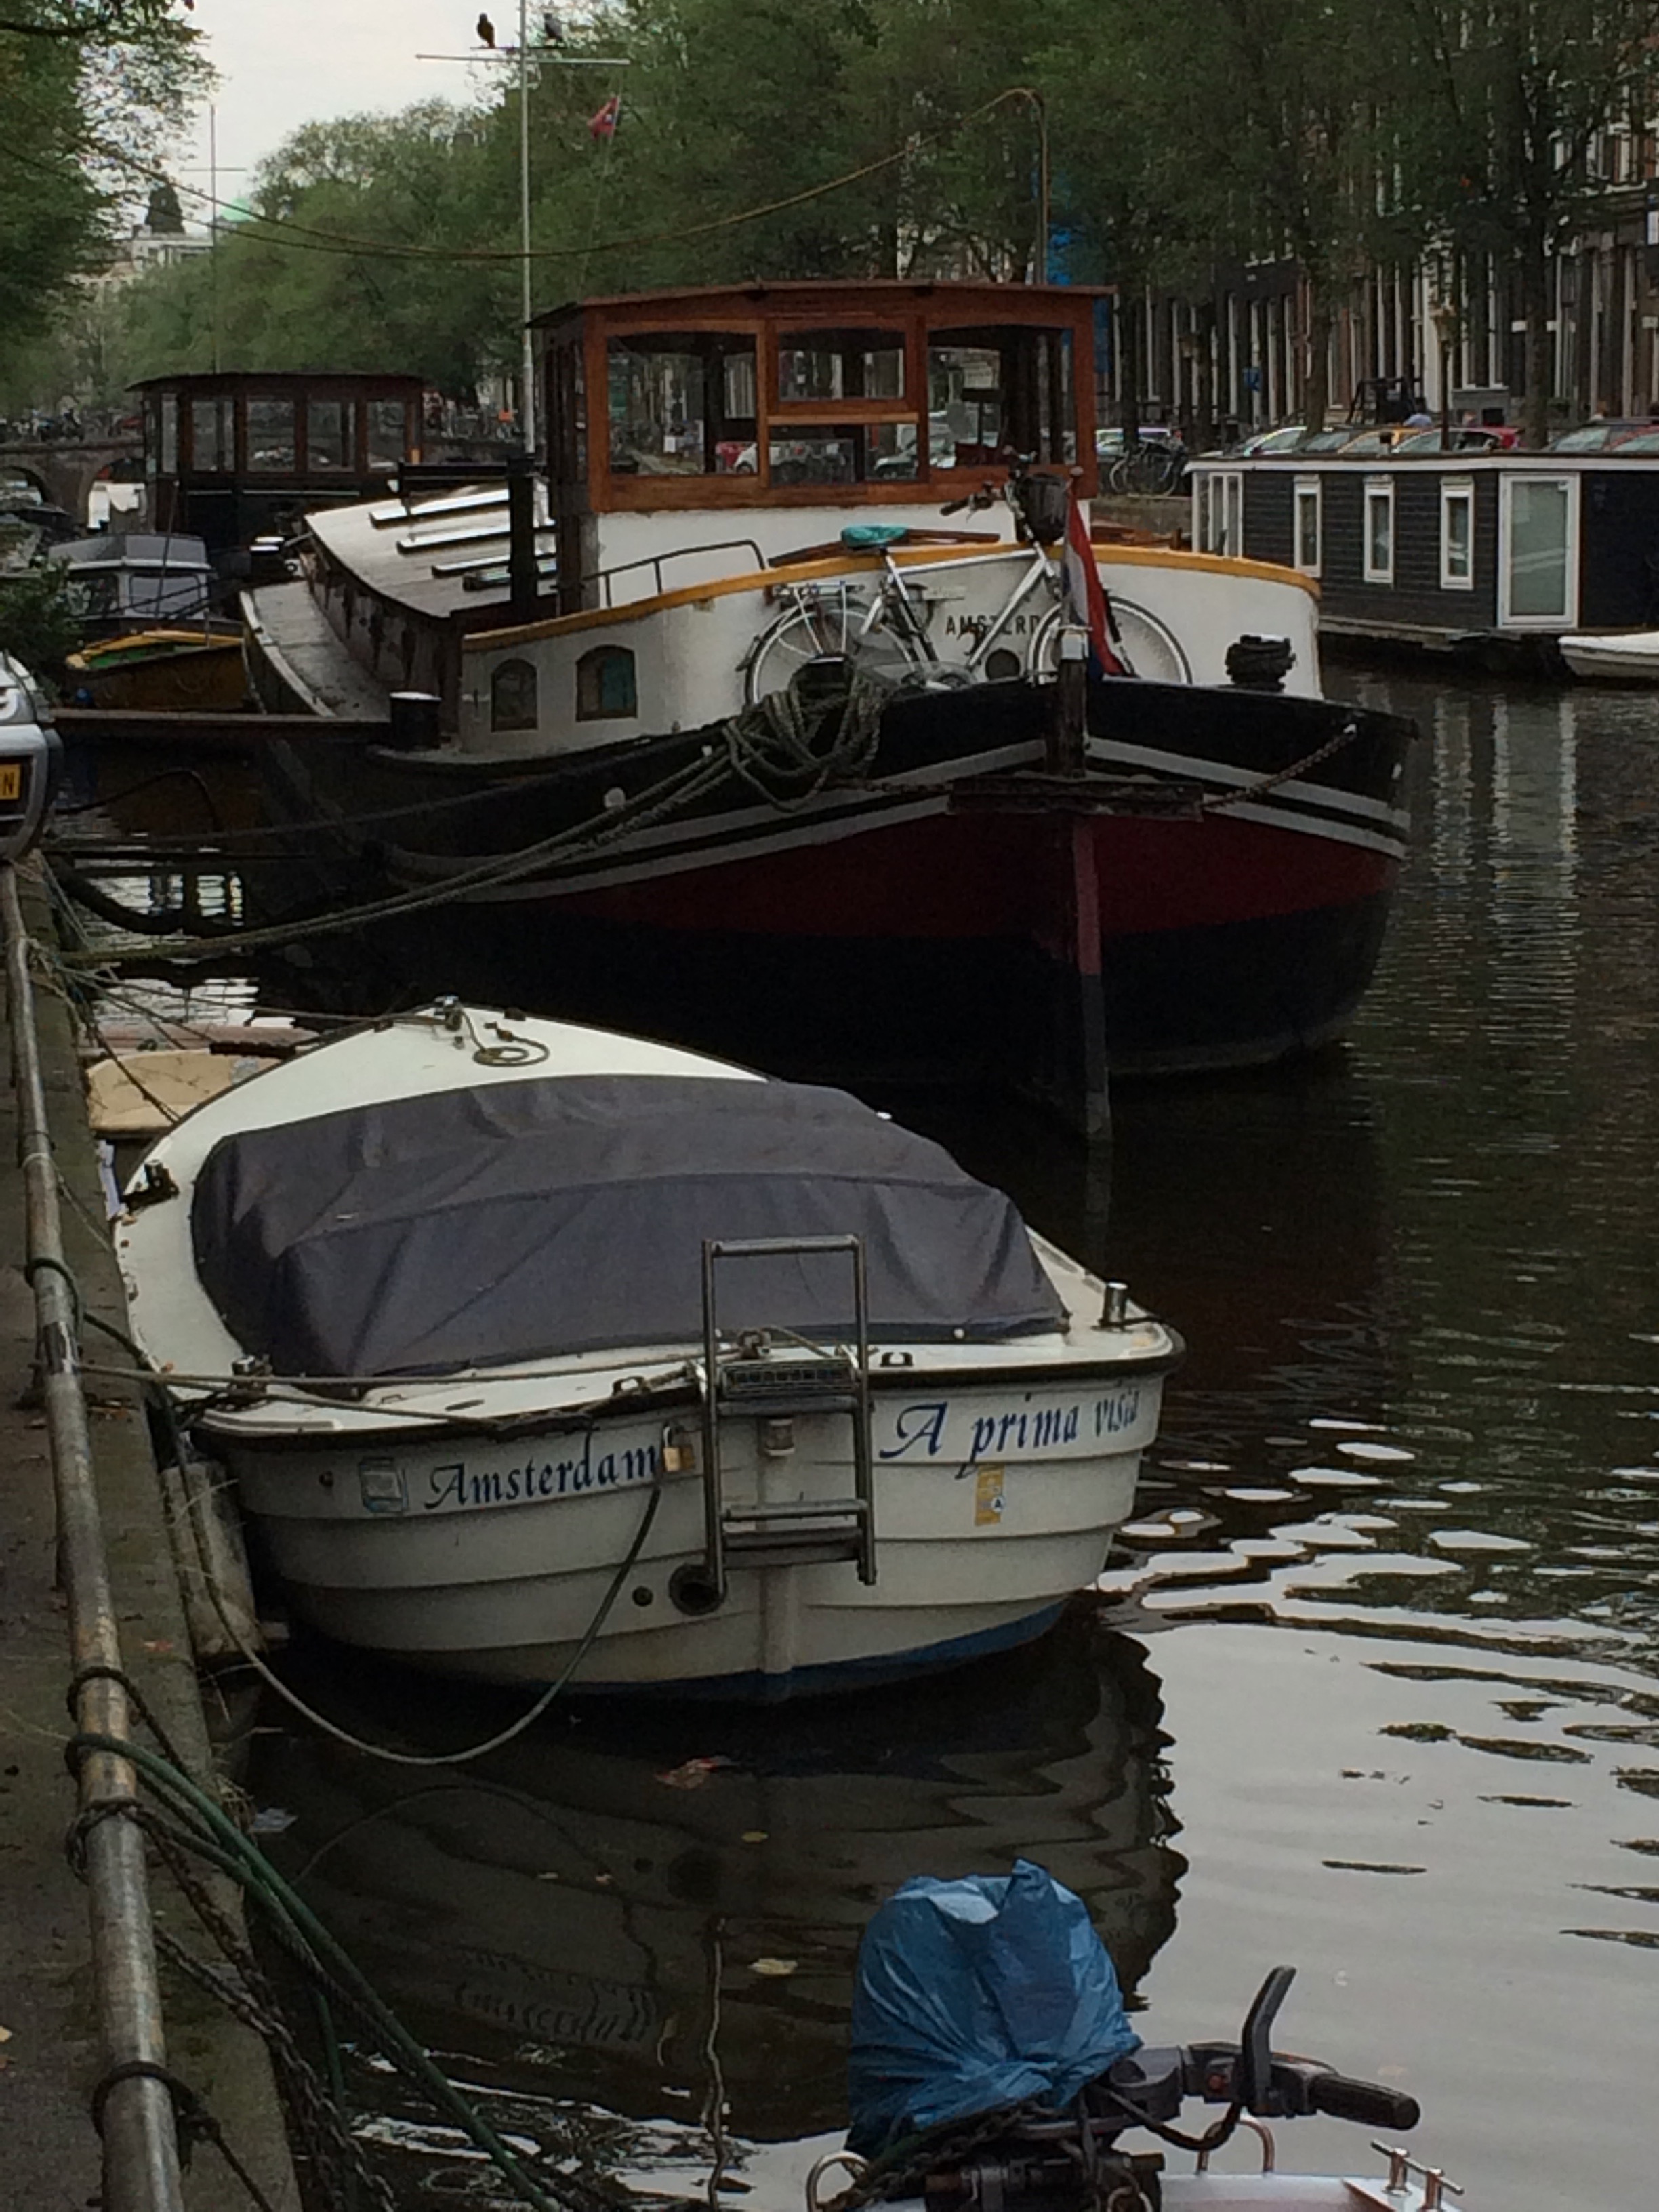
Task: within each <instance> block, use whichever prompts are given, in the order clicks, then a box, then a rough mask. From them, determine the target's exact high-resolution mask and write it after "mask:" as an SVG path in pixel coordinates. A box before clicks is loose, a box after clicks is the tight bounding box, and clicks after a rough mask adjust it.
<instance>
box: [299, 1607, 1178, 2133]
mask: <svg viewBox="0 0 1659 2212" xmlns="http://www.w3.org/2000/svg"><path fill="white" fill-rule="evenodd" d="M353 1672H354V1677H355V1687H354V1691H353V1693H352V1695H351V1699H350V1707H349V1714H348V1715H347V1716H346V1717H347V1718H348V1720H349V1725H351V1726H353V1727H354V1728H356V1729H360V1730H361V1732H362V1733H363V1734H365V1735H368V1736H370V1737H372V1738H374V1739H376V1740H378V1741H400V1742H404V1743H405V1744H411V1743H413V1744H418V1745H419V1746H420V1747H428V1748H430V1747H443V1746H446V1745H450V1744H459V1743H461V1742H463V1741H472V1740H476V1739H477V1738H478V1737H480V1736H482V1735H485V1734H488V1733H489V1732H490V1730H491V1729H492V1728H493V1727H495V1726H499V1724H500V1718H501V1708H500V1706H499V1705H498V1704H497V1703H496V1702H495V1701H492V1700H489V1699H480V1698H478V1697H477V1696H476V1695H469V1694H467V1693H465V1692H460V1691H459V1690H457V1691H451V1692H445V1691H444V1690H442V1689H441V1688H436V1689H435V1688H434V1687H432V1686H428V1685H424V1684H423V1685H422V1687H421V1691H420V1695H419V1703H418V1707H417V1708H416V1709H415V1710H414V1711H413V1712H412V1711H411V1700H410V1683H409V1680H408V1678H407V1677H406V1676H404V1675H401V1674H398V1673H397V1672H396V1671H395V1670H386V1672H384V1673H377V1672H375V1671H374V1670H370V1669H366V1668H365V1669H361V1670H360V1669H357V1668H354V1670H353ZM341 1694H342V1693H341V1686H340V1679H339V1674H338V1672H337V1670H336V1669H335V1668H333V1666H332V1665H331V1662H327V1661H325V1662H323V1664H322V1666H321V1667H320V1668H319V1673H318V1676H317V1681H316V1695H317V1698H318V1700H319V1703H320V1704H321V1705H323V1706H324V1708H325V1710H326V1711H329V1712H330V1714H331V1716H332V1717H337V1718H338V1717H342V1706H341ZM1159 1717H1160V1708H1159V1700H1158V1682H1157V1679H1156V1677H1155V1675H1154V1674H1152V1671H1151V1669H1150V1668H1149V1667H1148V1665H1147V1663H1146V1656H1145V1654H1144V1652H1143V1650H1142V1649H1141V1647H1140V1646H1139V1644H1136V1643H1134V1642H1133V1641H1132V1640H1131V1639H1129V1638H1126V1637H1122V1636H1119V1635H1115V1634H1112V1633H1110V1632H1107V1631H1106V1630H1104V1629H1103V1628H1102V1626H1100V1624H1099V1622H1098V1620H1097V1618H1096V1617H1095V1615H1094V1613H1093V1612H1092V1611H1091V1610H1089V1609H1085V1610H1083V1611H1080V1612H1079V1613H1075V1614H1074V1615H1073V1616H1072V1617H1070V1618H1068V1619H1067V1620H1066V1621H1065V1622H1064V1623H1063V1624H1062V1626H1061V1627H1060V1630H1059V1631H1058V1632H1056V1633H1055V1635H1054V1636H1053V1637H1051V1638H1048V1639H1047V1640H1046V1641H1045V1642H1044V1643H1043V1644H1042V1645H1041V1646H1040V1647H1038V1648H1037V1649H1036V1650H1028V1651H1022V1652H1018V1653H1016V1654H1014V1655H1012V1656H1009V1657H1007V1658H1001V1659H998V1660H995V1661H993V1662H988V1663H987V1664H985V1665H981V1666H977V1667H975V1668H969V1669H966V1670H963V1671H962V1672H960V1673H959V1674H957V1675H955V1676H953V1677H951V1678H949V1679H948V1680H939V1681H934V1682H927V1683H922V1684H918V1685H915V1686H911V1687H908V1688H907V1689H906V1690H905V1692H903V1693H902V1696H896V1695H894V1694H892V1693H884V1694H880V1695H878V1696H874V1697H864V1698H856V1699H835V1700H829V1701H825V1702H816V1703H811V1704H807V1705H802V1706H800V1707H799V1708H797V1709H794V1710H792V1711H791V1712H790V1713H789V1714H788V1715H787V1717H784V1716H779V1715H776V1714H769V1713H756V1712H752V1711H744V1710H738V1711H732V1710H726V1709H721V1708H717V1707H705V1706H701V1705H698V1706H693V1707H690V1708H687V1709H683V1710H680V1711H672V1710H671V1709H665V1710H662V1711H657V1712H654V1713H650V1714H635V1715H629V1714H627V1713H617V1712H612V1711H604V1710H601V1711H595V1710H593V1709H592V1708H589V1709H586V1710H585V1711H576V1710H574V1709H573V1710H572V1711H569V1712H568V1713H566V1714H564V1715H562V1716H558V1715H556V1716H554V1717H551V1718H550V1722H549V1723H548V1724H547V1725H546V1726H544V1727H542V1728H539V1729H537V1730H536V1731H535V1732H533V1733H532V1735H530V1736H528V1737H526V1738H524V1739H521V1740H520V1741H518V1742H517V1743H515V1744H514V1745H513V1746H512V1747H510V1748H509V1749H507V1750H505V1751H503V1752H501V1753H497V1754H495V1755H494V1756H493V1757H492V1759H490V1760H489V1761H488V1762H486V1763H485V1764H484V1765H483V1766H482V1767H480V1768H470V1769H465V1770H459V1771H455V1772H453V1773H451V1774H446V1775H443V1776H441V1777H435V1778H428V1779H424V1780H423V1781H422V1782H421V1783H418V1784H414V1785H413V1786H411V1783H410V1776H409V1774H408V1772H407V1771H399V1770H397V1769H394V1768H392V1767H388V1766H386V1765H380V1764H379V1763H376V1762H374V1761H371V1760H369V1759H365V1758H363V1757H362V1756H361V1755H359V1754H357V1753H353V1752H350V1751H348V1750H346V1749H344V1748H343V1747H340V1746H339V1745H337V1744H335V1743H331V1742H329V1741H325V1740H322V1739H318V1738H307V1737H302V1736H292V1737H288V1736H285V1737H283V1738H281V1739H279V1740H277V1741H275V1742H274V1743H273V1744H272V1745H271V1747H270V1750H269V1752H268V1753H267V1754H266V1755H265V1756H264V1757H262V1759H261V1761H260V1765H259V1770H258V1790H259V1792H260V1795H261V1798H262V1800H264V1801H265V1802H275V1803H276V1804H277V1805H279V1806H280V1807H281V1808H283V1812H284V1814H289V1815H292V1816H293V1824H292V1826H289V1828H288V1829H287V1830H286V1832H284V1833H283V1835H282V1836H281V1838H279V1839H277V1840H276V1841H274V1842H273V1844H272V1845H271V1850H272V1852H273V1856H274V1857H276V1858H277V1860H278V1863H279V1864H280V1865H281V1866H282V1869H283V1872H284V1873H285V1874H286V1875H288V1876H289V1879H290V1880H292V1881H295V1883H296V1884H297V1886H298V1887H299V1888H300V1890H301V1893H302V1894H303V1895H304V1896H305V1897H306V1899H307V1901H308V1902H309V1903H310V1904H311V1905H313V1908H314V1909H315V1910H316V1911H318V1912H319V1915H320V1916H321V1917H323V1919H324V1920H325V1922H326V1923H328V1924H329V1925H330V1926H331V1928H333V1929H335V1930H336V1931H337V1933H339V1934H340V1935H341V1936H342V1937H343V1940H345V1941H346V1942H348V1944H349V1948H351V1950H352V1952H353V1954H354V1956H355V1957H356V1960H357V1962H358V1964H359V1965H360V1966H362V1967H363V1968H364V1969H365V1970H366V1971H367V1972H368V1974H369V1976H370V1977H371V1978H372V1979H373V1980H374V1983H375V1984H376V1986H377V1987H378V1988H379V1989H380V1991H381V1993H382V1994H383V1995H384V1996H386V1998H387V1999H388V2000H389V2001H390V2002H392V2005H393V2006H394V2008H396V2009H397V2010H398V2012H399V2013H400V2014H401V2015H402V2016H403V2017H404V2020H405V2021H407V2022H408V2023H409V2024H410V2026H411V2027H413V2028H414V2030H415V2032H416V2033H417V2034H418V2035H420V2036H422V2038H423V2039H426V2040H428V2042H430V2043H433V2044H435V2045H438V2046H439V2047H441V2048H443V2049H446V2050H450V2051H465V2053H466V2054H468V2066H469V2069H482V2070H483V2072H484V2074H485V2075H487V2077H488V2078H489V2080H490V2081H492V2082H494V2083H495V2084H496V2085H498V2086H499V2087H502V2088H504V2089H506V2090H507V2091H509V2092H510V2091H513V2090H517V2091H520V2092H538V2093H543V2094H549V2093H551V2094H554V2095H556V2099H557V2100H559V2102H560V2104H561V2105H567V2104H568V2102H569V2101H570V2100H576V2101H578V2102H580V2100H584V2099H586V2100H592V2102H593V2103H594V2104H596V2105H598V2106H602V2107H603V2108H604V2109H605V2110H606V2111H608V2112H612V2113H618V2114H627V2115H630V2116H633V2117H635V2118H640V2119H652V2118H660V2117H662V2116H664V2115H665V2114H666V2115H669V2116H672V2115H674V2114H675V2113H676V2112H681V2113H684V2114H686V2115H688V2116H690V2117H695V2115H696V2112H700V2111H702V2109H704V2107H705V2106H706V2105H707V2103H708V2098H709V2096H710V2093H711V2092H710V2069H711V2067H714V2066H715V2065H717V2066H718V2068H719V2072H720V2081H721V2083H722V2084H723V2090H724V2094H725V2096H726V2099H727V2100H729V2104H730V2123H729V2124H730V2126H731V2128H732V2130H733V2132H734V2133H735V2134H736V2135H738V2136H749V2137H761V2138H776V2137H787V2136H799V2135H801V2134H804V2133H810V2132H812V2131H814V2130H821V2129H829V2128H833V2127H836V2126H838V2125H840V2124H842V2122H843V2120H844V2113H845V2088H844V2082H845V2066H846V2026H847V2015H848V2006H849V2003H850V2000H851V1991H852V1972H853V1963H854V1952H855V1950H856V1948H857V1944H858V1940H859V1937H860V1933H861V1931H862V1929H863V1927H864V1925H865V1923H866V1921H867V1919H868V1918H869V1916H870V1914H871V1912H872V1911H873V1910H874V1907H875V1906H876V1905H877V1904H878V1902H879V1901H880V1900H881V1899H883V1898H884V1897H885V1896H886V1895H888V1894H889V1893H890V1892H891V1891H892V1890H893V1889H894V1888H896V1887H897V1885H898V1884H899V1883H900V1882H902V1881H905V1880H907V1879H908V1877H909V1876H910V1875H913V1874H916V1873H920V1872H929V1873H933V1874H939V1875H958V1874H966V1873H970V1872H989V1871H1004V1870H1006V1869H1007V1868H1008V1867H1009V1866H1010V1865H1011V1864H1012V1862H1013V1860H1014V1859H1015V1858H1016V1857H1019V1856H1020V1855H1022V1854H1025V1855H1029V1856H1031V1857H1036V1858H1037V1859H1038V1860H1040V1862H1041V1863H1042V1864H1043V1865H1045V1866H1047V1867H1048V1868H1049V1869H1051V1870H1052V1871H1053V1872H1054V1873H1055V1874H1056V1875H1058V1876H1059V1877H1060V1879H1061V1880H1062V1881H1066V1882H1067V1883H1069V1884H1070V1885H1071V1886H1072V1887H1073V1888H1075V1889H1076V1890H1077V1891H1079V1893H1080V1894H1082V1895H1083V1896H1084V1897H1085V1898H1086V1899H1088V1901H1089V1904H1090V1906H1091V1911H1092V1912H1093V1915H1094V1917H1095V1920H1096V1923H1097V1926H1098V1927H1099V1928H1100V1930H1101V1932H1102V1935H1103V1937H1104V1939H1105V1941H1106V1942H1107V1943H1108V1945H1109V1948H1110V1949H1111V1951H1112V1954H1113V1956H1114V1958H1115V1961H1116V1963H1117V1966H1118V1969H1119V1972H1120V1974H1121V1978H1122V1979H1123V1981H1124V1984H1125V1985H1126V1988H1127V1990H1128V1991H1129V1992H1130V1994H1131V1996H1132V1997H1133V1992H1134V1991H1135V1990H1137V1988H1138V1987H1139V1984H1140V1982H1141V1981H1142V1979H1143V1978H1144V1977H1145V1975H1146V1971H1147V1968H1148V1966H1149V1965H1150V1962H1151V1960H1152V1957H1153V1955H1154V1954H1155V1953H1156V1952H1157V1950H1158V1947H1159V1946H1160V1945H1161V1944H1162V1943H1163V1942H1164V1940H1165V1939H1166V1937H1167V1936H1168V1935H1169V1933H1170V1929H1171V1928H1172V1927H1173V1925H1174V1921H1175V1910H1176V1884H1177V1881H1178V1880H1179V1877H1180V1875H1181V1874H1182V1869H1183V1865H1184V1862H1183V1861H1182V1857H1180V1855H1179V1853H1178V1852H1177V1851H1176V1849H1175V1848H1174V1846H1173V1844H1172V1842H1171V1838H1172V1837H1173V1835H1174V1833H1175V1831H1176V1822H1175V1820H1174V1818H1173V1815H1172V1813H1171V1810H1170V1805H1169V1802H1168V1799H1167V1782H1166V1778H1165V1776H1164V1770H1163V1766H1162V1764H1161V1759H1162V1750H1163V1743H1164V1739H1163V1737H1162V1736H1161V1735H1160V1732H1159Z"/></svg>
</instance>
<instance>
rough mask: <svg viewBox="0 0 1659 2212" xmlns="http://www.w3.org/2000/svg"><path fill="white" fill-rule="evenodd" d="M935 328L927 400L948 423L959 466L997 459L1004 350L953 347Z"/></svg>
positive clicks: (947, 336) (948, 337) (929, 353)
mask: <svg viewBox="0 0 1659 2212" xmlns="http://www.w3.org/2000/svg"><path fill="white" fill-rule="evenodd" d="M927 404H928V407H929V409H930V410H931V411H932V414H933V416H936V417H937V416H943V417H944V418H945V423H946V424H947V426H948V427H949V429H950V432H951V443H952V446H953V447H954V455H953V458H954V459H955V461H956V463H957V466H958V467H961V468H971V467H973V466H975V465H982V464H987V463H989V462H993V461H994V460H995V459H996V458H997V455H998V454H999V453H1000V452H1001V450H1002V444H1003V439H1002V351H1001V349H1000V347H997V346H991V345H957V344H955V343H951V333H950V332H948V331H935V332H934V334H933V338H932V340H931V342H930V343H929V345H928V348H927Z"/></svg>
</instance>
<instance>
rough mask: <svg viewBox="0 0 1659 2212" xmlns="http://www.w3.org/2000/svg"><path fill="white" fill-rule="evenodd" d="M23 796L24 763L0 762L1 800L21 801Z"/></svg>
mask: <svg viewBox="0 0 1659 2212" xmlns="http://www.w3.org/2000/svg"><path fill="white" fill-rule="evenodd" d="M22 796H23V763H21V761H0V799H21V797H22Z"/></svg>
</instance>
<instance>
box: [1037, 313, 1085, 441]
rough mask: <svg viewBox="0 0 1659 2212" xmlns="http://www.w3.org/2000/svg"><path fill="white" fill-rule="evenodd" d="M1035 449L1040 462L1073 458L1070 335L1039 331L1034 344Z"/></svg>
mask: <svg viewBox="0 0 1659 2212" xmlns="http://www.w3.org/2000/svg"><path fill="white" fill-rule="evenodd" d="M1036 392H1037V432H1038V435H1037V449H1038V452H1039V453H1040V454H1041V455H1042V459H1044V460H1049V461H1074V460H1076V459H1077V409H1076V407H1075V406H1074V405H1073V401H1072V333H1071V332H1070V331H1038V332H1037V343H1036Z"/></svg>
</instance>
